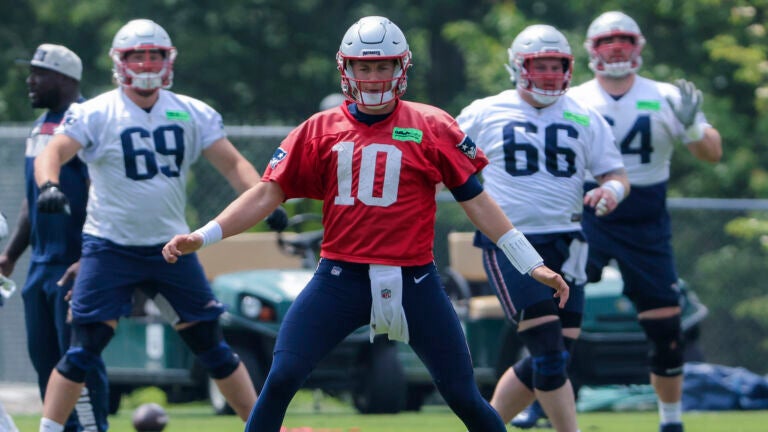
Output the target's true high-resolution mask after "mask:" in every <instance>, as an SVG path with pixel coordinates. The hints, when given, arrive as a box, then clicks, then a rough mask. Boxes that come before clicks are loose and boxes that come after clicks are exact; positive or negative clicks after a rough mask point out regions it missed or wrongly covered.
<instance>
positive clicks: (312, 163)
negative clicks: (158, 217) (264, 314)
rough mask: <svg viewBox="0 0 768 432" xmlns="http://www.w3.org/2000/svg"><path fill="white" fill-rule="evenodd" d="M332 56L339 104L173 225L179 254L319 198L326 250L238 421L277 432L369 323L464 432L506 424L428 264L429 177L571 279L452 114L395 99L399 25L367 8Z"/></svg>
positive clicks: (507, 248)
mask: <svg viewBox="0 0 768 432" xmlns="http://www.w3.org/2000/svg"><path fill="white" fill-rule="evenodd" d="M337 64H338V68H339V71H340V73H341V87H342V92H343V93H344V95H345V96H346V98H347V101H346V103H345V104H344V105H342V106H339V107H338V108H334V109H331V110H326V111H323V112H321V113H318V114H315V115H314V116H312V117H310V118H309V119H308V120H307V121H305V122H304V123H302V124H301V125H299V126H298V127H297V128H296V129H294V130H293V131H292V132H291V133H290V134H289V135H288V137H287V138H286V139H285V140H283V142H282V143H281V144H280V147H279V148H278V149H277V150H276V152H275V154H274V156H273V157H272V159H271V160H270V162H269V164H268V166H267V168H266V171H265V173H264V176H263V177H262V182H261V183H259V184H258V185H257V186H255V187H253V188H251V189H250V190H248V191H247V192H245V193H244V194H243V195H242V196H241V197H240V198H238V199H236V200H235V201H234V202H233V203H232V204H230V205H229V206H228V207H227V208H226V209H225V210H224V211H223V212H222V213H221V214H219V216H217V217H216V218H215V219H214V220H212V221H211V222H209V223H208V224H206V225H205V226H204V227H202V228H200V229H198V230H196V231H195V232H193V233H191V234H181V235H177V236H175V237H174V238H173V239H171V241H169V242H168V243H167V244H166V245H165V247H164V248H163V256H164V257H165V259H166V260H167V261H168V262H171V263H173V262H175V261H176V260H177V259H178V258H179V257H180V256H181V255H183V254H186V253H190V252H193V251H195V250H197V249H199V248H201V247H203V246H205V245H208V244H211V243H213V242H215V241H218V240H220V239H222V238H223V237H229V236H231V235H234V234H236V233H239V232H242V231H245V230H246V229H248V228H249V227H251V226H253V225H254V224H256V223H257V222H259V221H261V220H262V219H264V218H265V217H266V216H267V215H268V214H269V213H270V212H271V211H272V210H273V209H274V208H276V207H277V206H278V205H279V204H280V203H281V202H283V201H284V200H286V199H288V198H297V197H306V198H314V199H318V200H322V201H323V226H324V230H325V232H324V237H323V244H322V248H321V249H322V250H321V253H320V256H321V260H320V263H319V265H318V267H317V270H316V272H315V275H314V277H313V278H312V280H311V281H310V282H309V283H308V284H307V286H306V287H305V288H304V290H303V291H302V293H301V294H300V295H299V296H298V298H297V299H296V301H295V302H294V303H293V305H292V306H291V308H290V310H289V311H288V313H287V315H286V316H285V318H284V319H283V324H282V326H281V328H280V333H279V335H278V338H277V342H276V346H275V350H274V359H273V362H272V367H271V369H270V371H269V375H268V377H267V380H266V382H265V384H264V389H263V391H262V394H261V396H260V397H259V399H258V402H257V403H256V405H255V407H254V409H253V411H252V412H251V416H250V418H249V420H248V424H247V426H246V430H248V431H256V430H258V431H260V432H278V431H279V429H280V425H281V423H282V421H283V418H284V416H285V412H286V409H287V407H288V404H289V402H290V401H291V399H292V398H293V396H294V394H295V393H296V391H298V390H299V388H300V387H301V385H302V383H303V382H304V380H305V379H306V378H307V376H308V375H309V374H310V372H311V371H312V369H313V367H314V366H315V365H316V364H317V363H318V361H320V359H322V358H323V357H324V356H325V355H326V354H327V353H328V352H329V351H330V350H331V349H332V348H333V347H334V346H336V345H337V344H338V343H339V342H341V341H342V340H343V339H344V338H345V337H346V336H347V335H348V334H350V333H351V332H352V331H354V330H355V329H357V328H358V327H360V326H362V325H366V324H369V323H370V326H371V338H373V335H374V334H376V333H386V334H387V335H388V337H389V338H390V339H393V340H401V341H403V342H406V343H409V344H410V345H411V347H412V348H413V350H414V351H415V352H416V353H417V354H418V355H419V357H420V358H421V359H422V360H423V361H424V364H425V365H426V367H427V368H428V369H429V371H430V373H431V374H432V378H433V380H434V382H435V384H436V386H437V388H438V390H439V391H440V393H441V394H442V396H443V398H444V399H445V401H446V402H447V403H448V405H449V406H450V407H451V409H452V410H453V411H454V412H455V413H456V414H457V415H458V416H459V417H460V418H461V420H462V421H463V422H464V424H465V425H466V426H467V428H468V430H469V431H471V432H489V431H490V432H494V431H499V432H501V431H504V430H506V429H505V426H504V423H503V422H502V421H501V418H500V417H499V416H498V414H497V413H496V411H495V410H494V409H493V408H492V407H491V406H490V405H489V404H488V402H486V401H485V400H484V399H483V398H482V396H481V395H480V392H479V391H478V389H477V386H476V384H475V380H474V376H473V370H472V362H471V358H470V354H469V350H468V348H467V343H466V340H465V338H464V333H463V331H462V329H461V325H460V323H459V320H458V318H457V316H456V314H455V312H454V309H453V307H452V305H451V303H450V300H449V299H448V297H447V295H446V294H445V292H444V291H443V288H442V284H441V282H440V277H439V275H438V271H437V268H436V266H435V264H434V261H433V260H434V257H433V251H432V245H433V242H434V223H435V212H436V208H437V205H436V202H435V188H436V186H437V185H438V184H440V183H443V184H444V185H445V187H446V188H448V189H449V190H450V191H451V192H452V193H453V195H454V197H455V198H456V200H457V201H458V202H459V203H460V204H461V206H462V208H463V209H464V211H465V212H466V213H467V215H468V217H469V218H470V220H472V222H473V223H474V224H475V225H476V226H477V228H478V229H480V230H481V231H482V232H484V233H485V234H486V235H487V236H488V237H489V238H490V239H492V240H493V241H495V242H496V243H497V244H498V245H499V246H500V248H501V249H502V250H503V251H504V252H505V254H507V255H508V256H509V257H510V260H511V261H512V262H514V263H515V265H516V268H517V269H518V270H519V271H520V272H521V273H528V274H530V275H531V276H532V277H534V278H535V279H537V280H539V281H541V282H543V283H545V284H546V285H548V286H550V287H552V288H553V289H554V296H555V297H557V298H559V305H560V307H563V306H564V305H565V302H566V301H567V300H568V285H567V284H566V283H565V281H564V280H563V279H562V277H560V276H559V275H558V274H557V273H555V272H553V271H552V270H550V269H549V268H548V267H546V266H544V265H543V262H542V259H541V257H540V256H539V255H538V253H536V251H535V249H533V247H532V246H531V244H530V243H529V242H528V240H527V239H526V238H525V237H524V236H523V235H522V234H521V233H520V232H519V231H517V230H516V229H515V228H514V226H513V225H512V223H511V222H510V221H509V219H507V217H506V216H505V215H504V213H503V212H502V211H501V209H500V208H499V206H498V205H497V204H496V202H495V201H494V200H493V199H492V198H490V196H489V195H487V194H486V193H485V192H484V191H483V188H482V185H481V184H480V182H479V181H478V179H477V177H476V174H477V173H478V172H479V171H480V170H481V169H482V168H483V167H484V166H485V165H487V164H488V160H487V159H486V158H485V156H484V155H483V153H482V152H481V151H479V150H478V149H477V147H476V146H475V144H474V143H473V142H472V140H470V139H469V138H468V137H467V136H466V135H465V134H464V133H463V132H462V131H461V129H459V127H458V125H457V123H456V121H455V120H454V119H453V118H452V117H451V116H449V115H448V114H447V113H445V112H444V111H442V110H440V109H437V108H435V107H432V106H429V105H424V104H419V103H414V102H406V101H403V100H401V99H400V96H402V95H403V93H405V90H406V86H407V72H408V68H409V67H410V66H411V51H410V50H409V48H408V43H407V42H406V39H405V36H404V35H403V33H402V31H400V29H399V28H398V27H397V26H396V25H395V24H394V23H392V22H391V21H390V20H388V19H387V18H384V17H375V16H372V17H366V18H363V19H361V20H360V21H358V22H357V23H355V24H354V25H352V27H350V28H349V30H348V31H347V33H346V34H345V35H344V38H343V39H342V42H341V47H340V49H339V52H338V54H337Z"/></svg>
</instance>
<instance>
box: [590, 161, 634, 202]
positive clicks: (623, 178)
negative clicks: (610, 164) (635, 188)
mask: <svg viewBox="0 0 768 432" xmlns="http://www.w3.org/2000/svg"><path fill="white" fill-rule="evenodd" d="M595 180H597V182H598V183H599V184H600V185H601V186H602V185H604V184H606V183H608V182H609V181H611V180H613V181H617V182H619V183H621V188H622V192H623V193H622V196H617V197H616V198H617V199H618V200H622V199H623V198H625V197H626V196H627V195H629V189H630V184H629V179H628V178H627V170H625V169H624V168H620V169H617V170H614V171H610V172H607V173H605V174H602V175H599V176H595Z"/></svg>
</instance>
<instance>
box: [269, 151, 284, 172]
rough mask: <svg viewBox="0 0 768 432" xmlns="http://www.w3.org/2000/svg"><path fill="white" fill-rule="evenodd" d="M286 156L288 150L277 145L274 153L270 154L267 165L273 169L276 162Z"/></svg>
mask: <svg viewBox="0 0 768 432" xmlns="http://www.w3.org/2000/svg"><path fill="white" fill-rule="evenodd" d="M286 156H288V152H287V151H285V150H283V149H281V148H280V147H278V148H277V150H275V153H274V154H273V155H272V159H270V160H269V167H270V168H272V169H275V167H276V166H277V164H279V163H280V161H282V160H283V159H285V157H286Z"/></svg>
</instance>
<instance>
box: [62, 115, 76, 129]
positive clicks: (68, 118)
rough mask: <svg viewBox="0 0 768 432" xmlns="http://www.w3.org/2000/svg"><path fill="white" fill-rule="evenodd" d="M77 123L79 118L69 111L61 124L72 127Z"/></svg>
mask: <svg viewBox="0 0 768 432" xmlns="http://www.w3.org/2000/svg"><path fill="white" fill-rule="evenodd" d="M76 122H77V118H76V117H75V114H74V113H73V112H72V111H67V113H66V114H64V121H62V122H61V124H62V125H64V126H70V125H73V124H75V123H76Z"/></svg>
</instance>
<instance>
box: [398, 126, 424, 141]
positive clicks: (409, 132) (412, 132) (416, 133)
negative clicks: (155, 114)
mask: <svg viewBox="0 0 768 432" xmlns="http://www.w3.org/2000/svg"><path fill="white" fill-rule="evenodd" d="M423 137H424V132H422V131H421V130H419V129H414V128H399V127H396V128H394V129H393V130H392V139H394V140H398V141H413V142H415V143H416V144H421V139H422V138H423Z"/></svg>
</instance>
